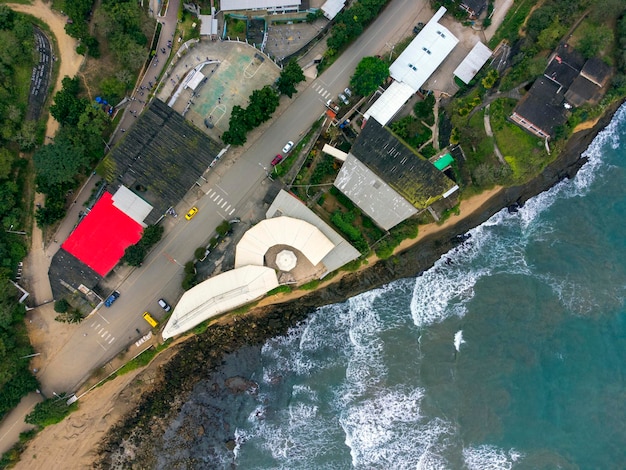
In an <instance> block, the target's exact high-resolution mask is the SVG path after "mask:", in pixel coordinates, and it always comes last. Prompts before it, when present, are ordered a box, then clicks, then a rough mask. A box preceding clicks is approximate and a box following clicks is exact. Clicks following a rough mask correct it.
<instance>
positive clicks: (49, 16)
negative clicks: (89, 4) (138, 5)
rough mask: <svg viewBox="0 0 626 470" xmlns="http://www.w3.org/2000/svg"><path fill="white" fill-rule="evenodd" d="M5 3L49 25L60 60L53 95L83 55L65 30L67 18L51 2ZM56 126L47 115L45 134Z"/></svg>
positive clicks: (76, 68) (76, 71) (78, 65)
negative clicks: (79, 53)
mask: <svg viewBox="0 0 626 470" xmlns="http://www.w3.org/2000/svg"><path fill="white" fill-rule="evenodd" d="M6 5H7V6H8V7H9V8H11V9H13V10H15V11H19V12H20V13H28V14H29V15H33V16H34V17H36V18H39V19H40V20H42V21H43V22H44V23H46V24H47V25H48V26H49V28H50V30H51V31H52V34H54V36H55V39H56V45H57V47H58V50H57V51H56V52H55V55H57V56H58V57H59V58H60V61H61V67H60V69H59V76H58V77H57V80H56V83H55V85H54V91H53V92H52V94H53V95H54V93H56V92H57V91H58V90H60V89H61V81H62V80H63V77H65V76H69V77H73V76H74V75H76V74H77V73H78V70H79V69H80V66H81V64H82V62H83V59H84V57H83V56H81V55H78V54H77V53H76V46H77V44H78V43H77V41H76V39H74V38H71V37H70V36H68V35H67V34H66V32H65V22H66V21H67V18H66V17H65V16H63V15H61V14H60V13H57V12H55V11H52V9H51V8H52V4H51V3H44V2H43V1H42V0H35V1H34V2H33V3H32V4H30V5H23V4H20V3H7V4H6ZM58 128H59V123H58V122H57V121H56V120H55V119H54V118H53V117H52V116H49V117H48V123H47V125H46V136H49V137H54V135H55V134H56V132H57V130H58Z"/></svg>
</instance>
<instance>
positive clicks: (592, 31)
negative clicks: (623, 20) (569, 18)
mask: <svg viewBox="0 0 626 470" xmlns="http://www.w3.org/2000/svg"><path fill="white" fill-rule="evenodd" d="M612 42H613V31H611V29H610V28H609V27H608V26H605V25H597V26H590V27H588V28H587V29H586V30H585V33H584V35H583V37H582V38H580V41H579V42H578V45H577V47H576V49H578V51H580V53H581V54H582V55H583V56H584V57H585V58H586V59H590V58H592V57H596V56H597V55H598V54H599V52H600V51H603V50H604V49H605V48H606V47H607V46H609V45H610V44H611V43H612Z"/></svg>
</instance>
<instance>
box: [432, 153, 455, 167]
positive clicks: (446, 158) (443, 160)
mask: <svg viewBox="0 0 626 470" xmlns="http://www.w3.org/2000/svg"><path fill="white" fill-rule="evenodd" d="M452 162H454V158H452V155H450V154H449V153H446V154H445V155H442V156H441V157H440V158H438V159H437V160H435V162H434V163H433V165H435V168H437V169H438V170H439V171H441V170H445V169H446V168H448V167H449V166H450V165H452Z"/></svg>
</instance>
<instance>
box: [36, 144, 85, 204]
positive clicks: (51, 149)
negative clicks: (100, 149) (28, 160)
mask: <svg viewBox="0 0 626 470" xmlns="http://www.w3.org/2000/svg"><path fill="white" fill-rule="evenodd" d="M33 161H34V162H35V169H36V172H37V176H36V178H35V181H36V183H37V187H38V188H39V189H40V191H42V192H44V193H48V192H49V188H51V187H53V186H57V185H61V186H67V185H68V184H69V185H70V187H71V185H72V184H73V183H74V179H75V177H76V176H77V175H78V174H79V173H80V172H81V171H82V170H83V169H84V168H86V166H87V165H88V164H89V158H87V157H86V153H85V148H84V147H83V146H82V145H80V144H77V143H75V142H71V141H70V139H69V138H67V137H63V136H60V137H57V138H56V139H55V141H54V143H52V144H48V145H44V146H43V147H41V148H40V149H39V150H37V152H35V154H34V155H33Z"/></svg>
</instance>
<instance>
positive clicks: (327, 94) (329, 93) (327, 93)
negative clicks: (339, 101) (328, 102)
mask: <svg viewBox="0 0 626 470" xmlns="http://www.w3.org/2000/svg"><path fill="white" fill-rule="evenodd" d="M331 96H332V93H331V92H330V91H327V92H326V93H324V98H330V97H331Z"/></svg>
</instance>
